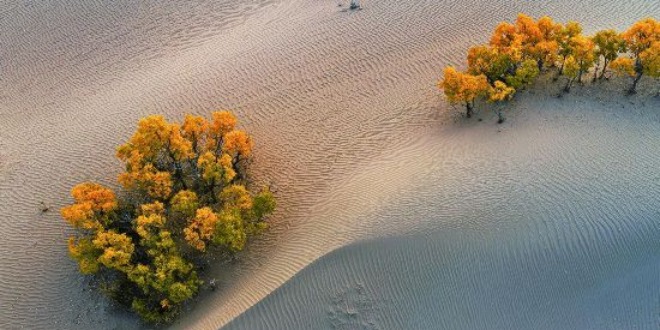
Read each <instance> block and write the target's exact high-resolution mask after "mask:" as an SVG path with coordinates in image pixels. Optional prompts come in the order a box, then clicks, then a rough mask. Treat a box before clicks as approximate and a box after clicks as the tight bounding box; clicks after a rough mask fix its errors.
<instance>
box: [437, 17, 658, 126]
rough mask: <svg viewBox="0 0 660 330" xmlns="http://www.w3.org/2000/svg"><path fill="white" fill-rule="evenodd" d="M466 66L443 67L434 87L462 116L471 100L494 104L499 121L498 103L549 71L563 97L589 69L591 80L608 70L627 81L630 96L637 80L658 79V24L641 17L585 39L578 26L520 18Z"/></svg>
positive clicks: (474, 52) (471, 54) (472, 52)
mask: <svg viewBox="0 0 660 330" xmlns="http://www.w3.org/2000/svg"><path fill="white" fill-rule="evenodd" d="M467 62H468V67H467V71H466V72H460V71H458V70H456V69H455V68H454V67H452V66H448V67H446V68H445V69H444V78H443V79H442V80H441V81H440V82H439V83H438V87H439V88H440V89H442V90H443V91H444V94H445V96H446V97H447V100H449V102H450V103H452V104H457V103H461V104H464V105H465V107H466V109H467V117H471V115H472V112H473V108H474V102H475V100H476V99H478V98H480V97H483V98H485V99H486V100H487V101H488V102H491V103H495V104H496V106H495V109H496V112H497V114H498V117H499V122H502V121H503V120H504V118H503V117H502V113H501V111H500V107H499V106H497V104H498V103H501V102H504V101H507V100H510V99H511V98H512V97H513V96H514V95H515V93H516V91H518V90H520V89H524V88H525V87H526V86H528V85H529V84H531V83H532V82H533V81H534V80H535V79H536V78H537V77H538V75H539V74H540V73H541V72H543V71H548V70H550V69H554V70H556V74H557V77H556V78H559V77H560V76H563V77H565V80H566V85H565V86H564V90H565V91H566V92H569V91H570V89H571V86H572V85H573V84H574V83H575V82H576V81H577V82H582V81H583V77H584V76H585V74H587V72H589V71H590V70H592V69H593V76H592V80H597V79H602V78H603V77H606V73H607V72H610V70H613V71H614V72H616V73H619V74H621V75H627V76H630V77H632V83H631V86H630V88H629V89H628V92H629V93H635V91H636V88H637V83H638V82H639V80H640V79H641V78H642V76H644V75H647V76H650V77H654V78H658V77H660V22H658V21H657V20H655V19H653V18H646V19H643V20H640V21H638V22H636V23H635V24H633V25H632V26H631V27H630V28H629V29H628V30H626V31H624V32H623V33H617V32H616V31H614V30H611V29H610V30H603V31H598V32H597V33H596V34H594V35H593V36H591V37H588V36H585V35H583V34H582V27H581V26H580V24H579V23H577V22H568V23H566V24H565V25H562V24H560V23H557V22H555V21H553V20H552V18H550V17H548V16H544V17H541V18H539V19H538V20H537V21H535V20H534V19H533V18H531V17H529V16H527V15H525V14H519V15H518V17H517V19H516V21H515V23H514V24H511V23H508V22H502V23H500V24H499V25H498V26H497V27H496V28H495V31H493V34H492V36H491V38H490V42H489V43H488V44H486V45H479V46H474V47H472V48H470V49H469V50H468V55H467Z"/></svg>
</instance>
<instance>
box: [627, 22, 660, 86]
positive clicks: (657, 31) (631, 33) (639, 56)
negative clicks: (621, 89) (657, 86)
mask: <svg viewBox="0 0 660 330" xmlns="http://www.w3.org/2000/svg"><path fill="white" fill-rule="evenodd" d="M621 37H622V38H623V41H624V43H625V47H626V49H627V50H628V52H629V53H630V54H631V60H630V61H632V67H633V70H632V71H633V72H634V74H632V75H631V76H632V77H633V83H632V85H631V86H630V88H629V89H628V93H629V94H634V93H635V92H636V89H637V83H638V82H639V80H640V79H641V78H642V76H643V75H645V74H646V75H647V76H650V77H653V78H658V77H660V70H658V63H657V61H658V53H659V51H658V47H659V46H658V43H660V22H658V21H657V20H655V19H654V18H650V17H649V18H645V19H643V20H640V21H638V22H636V23H635V24H633V26H631V27H630V28H629V29H628V30H626V31H625V32H623V33H622V34H621ZM629 64H630V63H629V61H627V60H625V59H622V60H621V61H618V62H617V65H616V68H617V70H616V71H618V72H619V73H626V74H630V73H631V72H630V70H629Z"/></svg>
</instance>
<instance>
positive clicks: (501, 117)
mask: <svg viewBox="0 0 660 330" xmlns="http://www.w3.org/2000/svg"><path fill="white" fill-rule="evenodd" d="M496 111H497V123H498V124H501V123H503V122H504V115H502V110H500V109H497V110H496Z"/></svg>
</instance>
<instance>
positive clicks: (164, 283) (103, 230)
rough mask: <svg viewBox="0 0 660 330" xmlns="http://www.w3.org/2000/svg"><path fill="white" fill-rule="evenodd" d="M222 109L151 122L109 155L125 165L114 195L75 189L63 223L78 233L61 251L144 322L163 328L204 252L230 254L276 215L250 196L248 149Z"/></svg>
mask: <svg viewBox="0 0 660 330" xmlns="http://www.w3.org/2000/svg"><path fill="white" fill-rule="evenodd" d="M236 125H237V120H236V117H235V116H234V115H233V114H232V113H230V112H228V111H217V112H214V113H212V116H211V120H207V119H205V118H203V117H199V116H193V115H186V116H185V118H184V121H183V123H182V124H181V125H179V124H177V123H170V122H168V121H167V120H166V119H165V118H164V117H163V116H159V115H153V116H148V117H146V118H143V119H141V120H140V121H139V122H138V127H137V130H136V132H135V133H134V134H133V136H131V137H130V139H129V140H128V141H127V142H126V143H125V144H123V145H121V146H119V147H118V148H117V158H119V159H120V160H121V161H122V162H123V163H124V165H125V171H124V172H122V173H121V174H120V175H119V177H118V181H119V183H120V184H121V185H122V186H123V188H124V191H123V192H122V194H121V195H120V196H119V198H117V197H116V195H115V193H114V192H113V191H112V190H110V189H109V188H106V187H103V186H101V185H98V184H95V183H82V184H79V185H77V186H75V187H74V188H73V189H72V191H71V194H72V196H73V199H74V203H73V204H72V205H69V206H66V207H64V208H62V210H61V215H62V217H63V218H64V219H65V220H66V221H67V222H68V223H69V224H70V225H71V226H72V227H74V228H76V229H79V230H80V234H79V235H78V237H71V238H70V239H69V252H70V255H71V257H72V258H73V259H74V260H76V261H77V262H78V265H79V268H80V271H81V272H82V273H83V274H99V275H100V276H99V278H100V279H101V281H105V282H104V283H103V285H104V287H105V291H106V292H107V293H108V294H109V295H110V296H111V297H113V298H115V299H116V300H117V301H118V302H120V303H122V304H124V305H126V306H128V307H130V308H131V309H133V310H134V311H135V312H137V313H138V314H139V315H140V316H142V317H143V318H144V319H145V320H146V321H149V322H154V323H162V322H169V321H171V320H172V319H173V318H174V317H175V316H176V314H177V313H178V311H179V309H180V306H181V304H182V303H183V302H185V301H187V300H189V299H191V298H192V297H193V296H194V295H195V294H196V293H197V292H198V291H199V288H200V285H201V284H202V281H201V280H200V279H199V277H198V272H199V271H200V269H201V268H202V266H204V264H205V263H206V262H208V261H205V260H206V259H205V258H204V256H205V253H206V252H207V251H210V250H211V247H214V248H213V250H214V251H215V252H219V253H221V254H225V255H231V254H233V253H235V252H238V251H240V250H242V249H243V248H244V246H245V244H246V242H247V239H248V237H249V236H251V235H254V234H257V233H259V232H260V231H261V230H263V229H264V228H265V227H266V223H265V222H264V219H265V217H266V216H268V214H270V213H272V212H273V210H274V209H275V199H274V197H273V194H272V193H271V192H270V191H269V190H268V189H263V190H261V191H260V192H257V193H253V192H250V191H249V190H248V189H247V188H246V186H245V184H246V178H245V175H244V170H242V168H243V167H244V166H245V162H244V160H247V158H248V157H249V156H250V154H251V153H252V148H253V147H254V142H253V141H252V138H251V137H250V136H249V135H248V134H247V133H246V132H245V131H242V130H237V129H236Z"/></svg>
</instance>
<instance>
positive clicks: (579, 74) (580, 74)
mask: <svg viewBox="0 0 660 330" xmlns="http://www.w3.org/2000/svg"><path fill="white" fill-rule="evenodd" d="M583 73H584V71H582V69H580V70H578V76H577V81H578V83H580V84H582V74H583Z"/></svg>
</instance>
